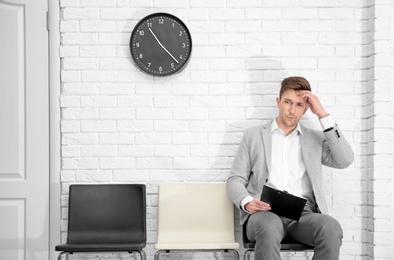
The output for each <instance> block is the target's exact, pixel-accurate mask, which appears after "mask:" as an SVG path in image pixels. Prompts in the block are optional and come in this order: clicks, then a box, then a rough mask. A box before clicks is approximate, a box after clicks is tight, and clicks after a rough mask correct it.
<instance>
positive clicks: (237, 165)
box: [227, 133, 251, 207]
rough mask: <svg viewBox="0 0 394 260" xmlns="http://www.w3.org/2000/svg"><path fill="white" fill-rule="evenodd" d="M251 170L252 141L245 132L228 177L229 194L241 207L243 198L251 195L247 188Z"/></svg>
mask: <svg viewBox="0 0 394 260" xmlns="http://www.w3.org/2000/svg"><path fill="white" fill-rule="evenodd" d="M250 171H251V163H250V142H249V138H248V135H247V134H246V133H244V136H243V138H242V140H241V143H240V145H239V148H238V152H237V155H236V156H235V159H234V162H233V165H232V167H231V170H230V176H229V178H228V179H227V192H228V195H229V197H230V199H231V200H232V201H233V203H234V204H235V205H236V206H237V207H240V205H241V201H242V199H244V198H245V197H246V196H250V195H249V193H248V191H247V189H246V186H247V184H248V181H249V177H250Z"/></svg>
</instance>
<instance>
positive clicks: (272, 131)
mask: <svg viewBox="0 0 394 260" xmlns="http://www.w3.org/2000/svg"><path fill="white" fill-rule="evenodd" d="M275 131H279V132H280V133H283V131H282V129H280V128H279V126H278V123H276V118H275V119H274V120H272V123H271V134H272V133H274V132H275ZM294 131H298V133H299V134H301V135H302V130H301V125H300V124H299V123H297V126H296V129H294ZM294 131H293V132H292V133H291V134H293V133H294Z"/></svg>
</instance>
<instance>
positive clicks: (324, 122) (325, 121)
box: [319, 115, 335, 131]
mask: <svg viewBox="0 0 394 260" xmlns="http://www.w3.org/2000/svg"><path fill="white" fill-rule="evenodd" d="M319 121H320V125H321V127H322V129H323V131H325V130H327V129H329V128H332V127H334V125H335V123H334V120H333V119H332V117H331V115H328V116H325V117H323V118H320V119H319Z"/></svg>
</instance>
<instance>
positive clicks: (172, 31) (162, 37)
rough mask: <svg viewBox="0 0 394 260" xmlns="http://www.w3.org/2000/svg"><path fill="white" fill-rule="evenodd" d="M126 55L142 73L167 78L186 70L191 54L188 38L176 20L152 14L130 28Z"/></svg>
mask: <svg viewBox="0 0 394 260" xmlns="http://www.w3.org/2000/svg"><path fill="white" fill-rule="evenodd" d="M130 52H131V56H132V57H133V60H134V62H135V63H136V65H137V66H138V67H139V68H140V69H141V70H142V71H143V72H146V73H148V74H150V75H154V76H168V75H172V74H175V73H177V72H180V71H182V70H183V69H184V68H185V67H186V65H187V63H188V62H189V60H190V56H191V52H192V38H191V35H190V32H189V30H188V29H187V27H186V25H185V24H184V23H183V22H182V21H181V20H180V19H179V18H177V17H175V16H173V15H171V14H167V13H154V14H151V15H148V16H146V17H144V18H143V19H141V20H140V21H139V22H138V23H137V25H136V26H135V27H134V29H133V32H132V33H131V37H130Z"/></svg>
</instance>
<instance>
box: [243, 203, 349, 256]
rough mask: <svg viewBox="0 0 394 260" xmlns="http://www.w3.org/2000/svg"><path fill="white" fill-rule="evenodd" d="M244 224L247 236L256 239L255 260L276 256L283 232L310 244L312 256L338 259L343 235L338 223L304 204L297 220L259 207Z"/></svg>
mask: <svg viewBox="0 0 394 260" xmlns="http://www.w3.org/2000/svg"><path fill="white" fill-rule="evenodd" d="M246 225H247V236H248V238H249V240H250V241H253V242H256V246H255V254H254V255H255V259H256V260H262V259H268V260H280V259H281V258H280V242H281V241H282V239H283V238H284V237H286V236H289V237H291V238H292V239H294V240H296V241H299V242H301V243H303V244H307V245H312V246H314V247H315V249H314V254H313V258H312V259H314V260H337V259H339V249H340V247H341V245H342V237H343V232H342V228H341V225H340V224H339V222H338V221H337V220H335V219H334V218H333V217H331V216H328V215H324V214H320V213H316V212H314V210H313V209H312V208H310V207H308V206H306V207H305V208H304V211H303V213H302V215H301V218H300V220H299V221H298V222H297V221H294V220H290V219H288V218H283V217H279V216H277V215H276V214H274V213H272V212H270V211H261V212H258V213H255V214H252V215H251V216H250V217H249V219H248V222H247V224H246Z"/></svg>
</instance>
